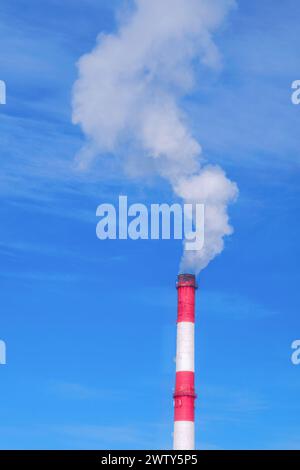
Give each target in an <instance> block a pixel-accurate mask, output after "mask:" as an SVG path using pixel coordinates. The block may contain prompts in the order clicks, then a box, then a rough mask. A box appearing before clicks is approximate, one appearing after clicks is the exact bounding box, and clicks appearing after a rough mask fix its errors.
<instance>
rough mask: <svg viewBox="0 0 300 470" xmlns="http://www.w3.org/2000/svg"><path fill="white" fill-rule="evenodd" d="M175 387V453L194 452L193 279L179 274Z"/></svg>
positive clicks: (187, 275) (189, 275)
mask: <svg viewBox="0 0 300 470" xmlns="http://www.w3.org/2000/svg"><path fill="white" fill-rule="evenodd" d="M176 287H177V292H178V312H177V347H176V385H175V393H174V410H175V416H174V445H173V448H174V450H194V449H195V424H194V414H195V411H194V409H195V399H196V395H195V378H194V375H195V374H194V371H195V368H194V329H195V290H196V289H197V284H196V278H195V276H194V275H193V274H180V275H179V276H178V281H177V285H176Z"/></svg>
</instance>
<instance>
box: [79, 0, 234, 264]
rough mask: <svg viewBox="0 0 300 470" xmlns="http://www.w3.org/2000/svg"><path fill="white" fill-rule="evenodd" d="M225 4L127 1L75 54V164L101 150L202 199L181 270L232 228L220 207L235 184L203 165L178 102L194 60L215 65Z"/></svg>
mask: <svg viewBox="0 0 300 470" xmlns="http://www.w3.org/2000/svg"><path fill="white" fill-rule="evenodd" d="M232 6H234V0H135V1H134V9H133V11H132V12H131V14H129V15H126V18H124V19H123V21H121V23H120V25H119V29H118V31H117V32H116V33H115V34H101V35H99V37H98V39H97V44H96V46H95V48H94V49H93V50H92V52H90V53H89V54H86V55H84V56H83V57H81V59H80V60H79V64H78V67H79V78H78V80H77V81H76V83H75V86H74V93H73V122H74V123H75V124H80V125H81V127H82V129H83V131H84V133H85V134H86V136H87V140H88V143H87V145H86V147H85V148H84V149H82V151H81V152H80V155H79V165H80V166H81V167H83V168H84V167H85V166H87V165H89V164H90V163H91V161H92V160H93V159H94V158H96V157H97V156H98V155H101V154H104V153H118V154H122V155H123V158H124V165H125V168H126V166H128V167H129V166H131V167H132V165H139V166H141V167H143V166H148V165H149V162H151V165H152V168H153V169H154V170H155V171H156V172H157V173H158V174H159V175H161V176H162V177H164V178H165V179H166V180H167V181H169V183H170V184H171V186H172V188H173V190H174V193H175V194H176V195H177V196H179V197H181V198H182V199H183V201H186V202H198V203H204V204H205V245H204V248H203V249H202V250H201V251H193V252H188V251H184V254H183V258H182V261H181V268H180V269H181V271H184V272H195V273H198V272H199V271H200V270H201V269H203V268H204V267H205V266H207V264H208V263H209V261H210V260H211V259H213V258H214V257H215V256H216V255H217V254H219V253H220V252H221V251H222V250H223V245H224V241H223V238H224V236H225V235H229V234H230V233H232V228H231V227H230V225H229V222H228V215H227V206H228V204H229V202H230V201H232V200H234V199H235V198H236V196H237V187H236V185H235V184H234V183H232V182H231V181H230V180H228V179H227V178H226V176H225V174H224V172H223V171H222V170H221V169H220V168H219V167H216V166H211V165H208V166H207V165H204V163H203V159H202V158H201V152H202V151H201V146H200V144H199V143H198V142H197V140H196V139H195V138H194V137H193V136H192V133H191V131H190V130H189V127H188V123H187V118H186V116H185V114H184V112H183V110H182V107H181V104H180V101H181V99H182V98H183V97H184V96H185V95H187V94H190V93H191V92H192V90H193V87H194V85H195V82H196V74H195V71H194V68H195V64H197V62H198V63H199V62H200V63H202V65H204V66H207V67H219V66H220V57H219V53H218V50H217V48H216V46H215V44H214V42H213V40H212V34H213V32H214V31H215V30H216V29H217V28H218V27H219V26H221V24H222V23H223V21H224V19H225V17H226V15H227V13H228V11H229V10H230V9H231V7H232ZM216 138H217V135H216ZM134 155H138V156H139V158H138V159H137V158H133V159H132V157H133V156H134Z"/></svg>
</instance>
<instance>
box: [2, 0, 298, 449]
mask: <svg viewBox="0 0 300 470" xmlns="http://www.w3.org/2000/svg"><path fill="white" fill-rule="evenodd" d="M124 3H125V2H123V1H119V0H114V1H109V2H108V1H104V0H65V1H64V2H59V1H58V0H44V1H43V2H38V1H35V0H30V1H25V0H2V2H1V6H0V44H1V52H0V79H1V80H5V82H6V84H7V93H8V94H7V105H5V106H1V107H0V123H1V126H0V142H1V148H0V151H1V174H0V193H1V206H0V211H1V212H0V214H1V220H2V223H1V231H0V257H1V267H0V283H1V316H0V339H3V340H5V342H6V344H7V365H6V366H0V384H1V398H2V399H1V406H0V448H3V449H4V448H5V449H6V448H9V449H15V448H25V449H32V448H33V449H34V448H46V449H48V448H49V449H53V448H55V449H76V448H83V449H89V448H100V449H108V448H110V449H118V448H121V449H132V448H136V449H140V448H141V449H143V448H145V449H150V448H152V449H154V448H171V446H172V436H171V433H172V420H173V410H172V388H173V382H174V362H173V357H174V354H175V315H176V290H175V279H176V274H177V271H178V263H179V259H180V256H181V243H180V242H179V241H135V242H133V241H107V242H101V241H99V240H98V239H97V238H96V235H95V228H96V223H97V219H96V217H95V211H96V208H97V206H98V205H99V204H100V203H102V202H114V201H116V199H117V197H118V195H119V194H128V195H129V198H130V199H131V200H132V202H136V201H139V202H145V203H146V204H147V203H149V202H153V201H155V202H156V201H157V202H163V201H165V202H170V201H172V198H173V196H172V192H171V189H170V188H169V187H168V186H167V185H162V183H161V182H160V181H156V180H154V179H153V178H148V179H147V180H143V181H142V183H141V182H140V181H136V180H129V179H126V178H125V177H124V176H123V175H121V174H120V172H119V171H118V169H116V168H115V164H114V163H113V162H111V161H110V159H105V161H104V162H103V164H101V165H97V166H96V167H94V168H93V169H92V170H91V171H88V172H86V173H83V174H81V173H79V172H78V171H76V170H75V169H74V156H75V154H76V153H77V152H78V150H79V149H80V147H81V146H82V144H83V142H84V136H83V135H82V133H81V132H80V129H79V128H77V127H75V126H73V125H72V123H71V90H72V86H73V83H74V81H75V80H76V77H77V69H76V62H77V60H78V59H79V57H80V56H81V55H82V54H83V53H85V52H88V51H90V50H91V48H92V47H93V46H94V44H95V38H96V36H97V34H98V33H99V32H113V31H115V30H116V15H115V14H116V9H117V8H119V7H122V6H123V5H124ZM299 14H300V6H299V4H298V3H297V2H296V1H295V0H288V1H286V2H284V4H283V3H282V2H281V3H280V2H272V1H271V0H263V1H258V0H253V1H252V2H249V1H247V0H239V1H238V8H237V9H235V10H234V11H233V12H232V13H231V15H230V16H229V18H228V20H227V22H226V24H225V25H224V27H223V28H222V29H221V30H220V31H219V32H218V33H217V36H216V42H217V45H218V47H219V49H220V51H221V53H222V56H223V67H222V69H221V70H220V71H219V72H218V73H214V74H210V75H209V76H208V79H207V80H206V81H205V83H202V82H201V80H199V86H198V87H197V90H196V92H195V93H194V94H193V95H192V96H190V97H188V99H187V100H186V102H185V107H186V110H187V111H188V113H189V116H190V118H191V122H192V126H193V131H194V133H195V135H196V136H197V137H198V138H199V140H200V142H201V144H202V146H203V149H204V153H205V155H207V156H208V157H209V159H210V161H212V162H213V163H218V164H221V165H222V167H223V168H224V169H225V170H226V172H227V174H228V176H229V177H230V178H231V179H232V180H234V181H236V182H237V183H238V186H239V189H240V197H239V199H238V201H237V203H236V204H235V205H233V206H231V207H230V215H231V221H232V224H233V225H234V227H235V233H234V235H233V236H232V237H231V238H230V239H228V240H227V241H226V249H225V251H224V252H223V253H222V255H221V256H219V257H218V258H216V259H215V260H214V261H213V262H212V263H211V264H210V265H209V266H208V268H206V269H205V270H204V271H203V272H202V273H201V274H200V276H199V279H198V282H199V291H198V297H197V321H198V324H197V336H196V342H197V347H196V361H197V391H198V400H197V423H196V425H197V447H198V448H206V449H232V448H234V449H240V448H244V449H245V448H246V449H253V448H259V449H262V448H265V449H274V448H284V449H290V448H297V449H300V423H299V416H300V401H299V392H300V366H299V367H296V366H293V365H292V363H291V360H290V356H291V352H292V351H291V348H290V345H291V343H292V341H294V340H295V339H299V337H300V322H299V310H300V299H299V295H298V290H299V268H298V260H299V238H300V224H299V217H298V214H299V209H300V207H299V200H300V198H299V195H300V194H299V172H300V139H299V126H300V107H297V106H293V105H292V104H291V99H290V96H291V83H292V81H294V80H296V79H299V78H300V77H299V75H300V58H299V50H298V48H297V46H298V43H299V35H300V32H299V25H298V18H299Z"/></svg>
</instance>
